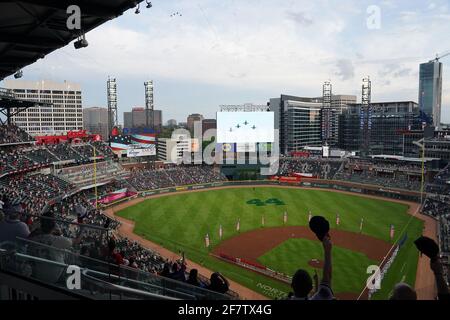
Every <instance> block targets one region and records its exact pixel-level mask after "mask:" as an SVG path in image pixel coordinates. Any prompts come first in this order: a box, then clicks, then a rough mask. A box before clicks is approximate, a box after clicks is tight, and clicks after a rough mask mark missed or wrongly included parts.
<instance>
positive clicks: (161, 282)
mask: <svg viewBox="0 0 450 320" xmlns="http://www.w3.org/2000/svg"><path fill="white" fill-rule="evenodd" d="M12 249H13V250H15V252H17V253H18V254H21V255H27V256H33V257H35V258H38V259H43V260H45V261H52V262H55V265H53V266H51V267H50V268H49V269H50V270H51V272H48V270H47V268H46V267H45V266H44V265H40V263H39V262H37V263H34V264H33V265H32V267H33V266H34V267H35V268H34V269H32V270H29V269H30V268H29V266H27V268H22V269H21V270H27V269H28V270H29V271H31V273H30V272H29V273H28V274H29V275H31V274H38V275H39V278H40V280H43V281H46V282H48V283H57V282H58V281H60V280H61V278H64V275H65V269H64V268H63V267H62V266H68V265H76V266H79V267H80V268H82V269H83V270H87V271H86V272H84V275H85V277H86V279H88V280H91V281H94V280H98V281H99V282H102V281H103V282H108V283H110V284H112V285H117V286H122V287H127V288H131V289H136V290H139V291H143V292H149V293H153V294H157V295H161V296H165V297H170V298H175V299H195V300H230V299H232V297H230V296H228V295H224V294H220V293H217V292H214V291H210V290H207V289H205V288H202V287H196V286H192V285H189V284H187V283H184V282H180V281H176V280H172V279H169V278H165V277H161V276H159V275H156V274H152V273H148V272H144V271H141V270H138V269H135V268H131V267H127V266H124V265H116V264H111V263H108V262H105V261H102V260H97V259H94V258H91V257H87V256H83V255H79V254H76V253H74V252H71V251H69V250H64V249H58V248H55V247H52V246H49V245H46V244H43V243H39V242H35V241H30V240H27V239H21V238H18V239H17V242H16V243H15V245H14V247H13V248H12ZM58 266H60V267H58ZM36 268H37V269H36ZM41 273H42V274H41Z"/></svg>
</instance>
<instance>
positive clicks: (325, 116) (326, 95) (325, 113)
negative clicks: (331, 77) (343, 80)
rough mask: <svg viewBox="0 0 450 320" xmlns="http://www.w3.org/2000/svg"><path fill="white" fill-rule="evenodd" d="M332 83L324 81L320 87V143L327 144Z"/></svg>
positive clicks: (329, 132) (330, 129)
mask: <svg viewBox="0 0 450 320" xmlns="http://www.w3.org/2000/svg"><path fill="white" fill-rule="evenodd" d="M332 89H333V87H332V85H331V82H330V81H325V83H324V84H323V89H322V143H323V144H324V145H329V144H330V140H331V138H332V127H333V123H332V122H333V121H332V112H333V111H332V110H331V96H332Z"/></svg>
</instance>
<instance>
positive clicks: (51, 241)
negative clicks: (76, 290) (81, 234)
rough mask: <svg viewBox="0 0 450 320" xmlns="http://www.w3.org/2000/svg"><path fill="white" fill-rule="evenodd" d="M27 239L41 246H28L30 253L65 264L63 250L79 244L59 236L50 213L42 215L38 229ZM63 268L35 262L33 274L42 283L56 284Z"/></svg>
mask: <svg viewBox="0 0 450 320" xmlns="http://www.w3.org/2000/svg"><path fill="white" fill-rule="evenodd" d="M29 239H30V240H32V241H34V242H38V243H40V244H42V245H38V244H35V245H30V246H29V250H30V253H31V254H32V255H34V256H38V257H40V258H44V259H47V260H50V261H54V262H59V263H65V250H68V249H72V246H73V245H74V244H78V243H79V242H80V239H79V238H75V239H69V238H66V237H64V236H62V235H61V230H59V229H58V228H57V226H56V220H55V218H54V216H53V214H51V213H46V214H44V215H42V217H41V219H40V229H38V230H36V231H35V232H33V233H32V234H30V236H29ZM64 271H65V267H63V266H61V265H58V264H50V263H44V262H35V268H34V274H35V276H36V277H37V278H38V279H40V280H43V281H47V282H50V283H56V282H58V281H59V280H61V276H62V274H63V273H64Z"/></svg>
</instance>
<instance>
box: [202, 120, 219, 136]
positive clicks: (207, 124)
mask: <svg viewBox="0 0 450 320" xmlns="http://www.w3.org/2000/svg"><path fill="white" fill-rule="evenodd" d="M210 129H217V120H216V119H203V121H202V133H203V134H205V132H206V131H208V130H210Z"/></svg>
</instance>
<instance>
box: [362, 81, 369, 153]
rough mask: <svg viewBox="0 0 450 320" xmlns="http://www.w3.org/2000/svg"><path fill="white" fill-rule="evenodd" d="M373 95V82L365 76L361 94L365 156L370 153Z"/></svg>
mask: <svg viewBox="0 0 450 320" xmlns="http://www.w3.org/2000/svg"><path fill="white" fill-rule="evenodd" d="M371 96H372V82H371V81H370V78H369V77H367V78H364V79H363V84H362V95H361V110H360V117H361V119H360V120H361V122H360V124H361V129H362V143H363V145H362V148H363V150H362V151H363V154H364V155H365V156H367V155H369V152H370V130H371V129H372V123H371V122H372V107H371V105H370V102H371Z"/></svg>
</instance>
